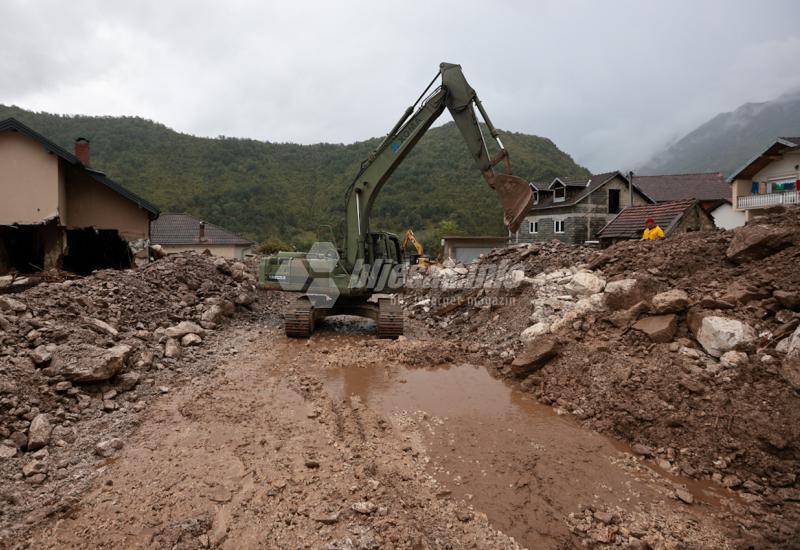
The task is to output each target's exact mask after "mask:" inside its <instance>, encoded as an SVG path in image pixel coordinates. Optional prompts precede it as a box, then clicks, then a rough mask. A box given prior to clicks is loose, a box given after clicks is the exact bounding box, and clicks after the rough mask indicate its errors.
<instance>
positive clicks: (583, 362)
mask: <svg viewBox="0 0 800 550" xmlns="http://www.w3.org/2000/svg"><path fill="white" fill-rule="evenodd" d="M546 246H547V245H541V244H540V245H535V246H531V247H530V249H531V250H533V251H534V252H532V253H531V256H532V257H534V258H536V257H539V256H542V255H543V252H542V248H543V247H546ZM564 248H565V245H561V244H559V245H556V246H555V247H554V250H557V254H558V255H559V256H562V257H563V258H564V259H565V262H566V261H568V262H572V263H571V265H565V264H564V263H558V262H552V263H547V262H545V263H543V264H542V265H536V264H531V263H526V261H525V260H526V259H527V256H526V253H527V249H528V246H527V245H521V246H518V247H512V248H511V249H509V250H508V251H505V252H503V253H502V254H503V257H505V258H509V259H510V260H511V262H512V264H515V265H512V266H509V267H508V268H507V269H505V271H504V272H503V274H502V276H501V282H502V284H493V285H472V286H471V287H470V285H469V284H465V285H462V286H461V287H459V285H458V284H453V282H451V283H449V284H445V285H439V288H432V289H426V288H425V285H417V288H415V289H414V290H413V291H412V292H411V293H410V294H409V295H408V296H406V297H405V306H406V311H407V314H408V316H409V317H410V318H411V319H412V324H414V325H415V326H417V327H419V328H418V330H422V331H429V332H431V333H433V334H437V335H444V336H446V337H447V338H448V339H449V340H451V341H454V342H457V343H459V344H460V345H461V347H462V349H463V350H464V351H465V352H467V353H470V354H474V355H475V356H479V357H483V359H484V361H487V362H488V364H489V366H490V367H493V368H494V369H495V370H496V371H497V372H498V373H499V374H500V375H503V376H507V377H509V378H510V379H514V380H517V381H518V382H519V383H520V385H521V387H522V388H524V389H526V390H528V391H530V392H532V393H533V394H535V395H536V396H537V397H538V398H539V399H540V400H541V401H544V402H546V403H548V404H552V405H553V406H555V407H557V408H558V409H560V410H563V411H565V412H569V413H572V414H573V415H574V416H575V417H577V418H578V419H579V420H580V421H581V422H583V423H585V424H587V425H589V426H591V427H592V428H595V429H598V430H600V431H603V432H606V433H610V434H612V435H614V436H616V437H620V438H623V439H625V440H627V441H628V442H629V443H631V444H632V445H634V449H635V450H636V451H637V452H638V453H639V454H640V455H642V456H645V457H649V458H652V459H654V460H657V461H659V464H660V465H662V466H663V467H665V468H666V469H668V470H671V471H672V472H674V473H678V474H684V475H688V476H691V477H696V478H701V479H713V480H716V481H717V482H719V483H720V484H721V485H724V486H726V487H728V488H730V489H732V490H735V491H737V492H738V494H739V497H740V498H741V499H742V501H743V502H746V503H748V504H751V505H753V506H754V507H756V508H758V509H759V510H760V511H759V512H758V513H759V514H760V515H759V516H758V517H759V521H765V520H766V523H767V524H769V525H770V529H771V531H772V533H773V535H772V536H773V537H774V538H775V540H776V541H786V540H790V539H791V537H792V536H796V535H797V525H798V523H797V521H798V519H799V518H800V509H799V507H798V505H797V503H798V502H800V483H799V482H798V479H797V467H798V464H800V407H798V405H800V397H799V396H798V391H800V270H798V269H797V266H798V265H800V208H797V207H793V208H788V209H777V210H772V211H769V212H767V214H766V215H765V216H763V217H760V218H757V219H755V220H753V221H752V222H750V223H748V224H747V225H746V226H745V227H742V228H739V229H737V230H735V231H716V232H710V233H689V234H685V235H680V236H676V237H673V238H669V239H665V240H663V241H654V242H640V241H628V242H623V243H620V244H617V245H615V246H613V247H610V248H609V249H606V250H604V251H601V252H598V251H589V250H587V249H584V248H577V247H576V248H575V249H574V250H573V251H572V252H569V251H567V250H564ZM545 254H546V253H545ZM498 257H499V254H497V253H496V254H493V255H491V256H488V257H485V258H482V259H481V260H479V261H478V262H476V263H475V264H473V265H472V266H469V267H467V266H464V267H465V268H466V269H465V270H462V273H455V274H451V275H450V278H451V279H452V280H453V281H455V282H457V281H458V280H459V279H464V280H466V279H468V276H469V275H468V273H471V272H473V271H476V270H477V271H480V270H484V271H485V270H486V269H487V267H488V266H487V264H490V263H493V262H496V261H497V258H498ZM463 271H466V272H467V273H464V272H463ZM441 289H444V290H441ZM795 540H796V539H795Z"/></svg>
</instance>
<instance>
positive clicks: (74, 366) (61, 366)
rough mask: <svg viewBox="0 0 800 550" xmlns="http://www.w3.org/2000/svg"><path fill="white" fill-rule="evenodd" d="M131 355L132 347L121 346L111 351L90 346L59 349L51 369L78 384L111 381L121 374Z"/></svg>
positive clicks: (79, 345) (80, 345) (81, 345)
mask: <svg viewBox="0 0 800 550" xmlns="http://www.w3.org/2000/svg"><path fill="white" fill-rule="evenodd" d="M130 353H131V347H130V346H128V345H126V344H120V345H117V346H114V347H113V348H110V349H103V348H98V347H97V346H93V345H90V344H78V345H77V346H75V347H72V348H69V349H65V348H64V347H59V349H58V350H57V351H56V352H55V353H54V354H53V360H52V361H51V363H50V367H49V369H51V370H53V371H54V372H56V373H57V374H59V375H61V376H63V377H64V378H65V379H67V380H69V381H71V382H73V383H78V384H86V383H91V382H102V381H104V380H109V379H110V378H111V377H113V376H114V375H115V374H117V373H118V372H120V371H121V370H122V369H123V368H124V366H125V361H126V360H127V358H128V356H129V355H130Z"/></svg>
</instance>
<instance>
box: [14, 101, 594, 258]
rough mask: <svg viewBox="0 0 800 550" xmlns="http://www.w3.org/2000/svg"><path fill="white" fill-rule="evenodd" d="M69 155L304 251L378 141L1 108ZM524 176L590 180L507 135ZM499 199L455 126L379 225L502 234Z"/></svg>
mask: <svg viewBox="0 0 800 550" xmlns="http://www.w3.org/2000/svg"><path fill="white" fill-rule="evenodd" d="M6 117H15V118H17V119H18V120H20V121H21V122H23V123H24V124H27V125H28V126H30V127H31V128H33V129H34V130H36V131H38V132H39V133H41V134H43V135H44V136H46V137H48V138H50V139H51V140H53V141H55V142H56V143H58V144H59V145H61V146H62V147H64V148H65V149H67V150H68V151H72V149H73V141H74V139H75V138H76V137H78V136H80V137H85V138H87V139H89V140H90V141H91V157H92V165H93V167H94V168H97V169H99V170H103V171H105V172H106V173H107V174H108V175H109V176H110V177H111V178H112V179H114V180H116V181H118V182H120V183H122V184H123V185H125V186H126V187H128V188H129V189H131V190H133V191H134V192H136V193H138V194H140V195H142V196H143V197H144V198H146V199H148V200H150V201H152V202H153V203H155V204H156V205H158V206H159V208H161V209H162V211H179V212H189V213H191V214H193V215H195V216H198V217H200V218H203V219H205V220H207V221H210V222H212V223H216V224H219V225H222V226H224V227H226V228H229V229H231V230H234V231H238V232H240V233H242V234H243V235H245V236H247V237H250V238H252V239H253V240H256V241H261V240H263V239H265V238H269V237H272V238H279V239H282V240H284V241H286V242H289V243H291V244H293V245H295V246H297V247H298V248H303V247H305V246H306V245H307V244H308V243H309V242H313V240H314V238H315V237H314V235H315V232H316V230H317V228H318V227H319V226H320V225H321V224H328V225H332V226H333V227H334V228H335V230H336V232H337V236H338V235H339V231H341V228H342V227H343V225H344V223H343V218H344V192H345V189H346V188H347V186H348V184H349V183H350V182H351V181H352V178H353V177H354V176H355V174H356V173H357V170H358V166H359V164H360V162H361V161H362V160H363V159H364V158H365V157H366V156H367V155H368V153H369V152H370V151H371V150H372V148H374V147H375V146H376V145H377V144H378V143H379V139H378V138H375V139H370V140H367V141H361V142H356V143H352V144H349V145H342V144H326V143H320V144H315V145H297V144H291V143H269V142H267V143H265V142H261V141H256V140H252V139H239V138H228V137H219V138H214V139H211V138H200V137H195V136H191V135H187V134H182V133H179V132H176V131H174V130H171V129H169V128H167V127H166V126H164V125H163V124H158V123H156V122H152V121H149V120H145V119H142V118H138V117H88V116H62V115H54V114H49V113H34V112H31V111H26V110H24V109H20V108H17V107H13V106H12V107H8V106H3V105H0V120H2V119H5V118H6ZM503 137H504V144H505V145H506V147H507V148H508V150H509V152H510V154H511V159H512V166H513V169H514V173H515V174H517V175H520V176H522V177H525V178H527V179H529V180H533V179H536V180H541V179H548V178H552V177H554V176H556V175H573V174H574V175H582V174H586V173H587V171H586V170H585V169H584V168H582V167H580V166H578V165H577V164H576V163H575V162H574V161H573V160H572V158H571V157H570V156H569V155H567V154H566V153H564V152H562V151H560V150H559V149H558V148H557V147H556V146H555V144H553V142H551V141H550V140H548V139H546V138H541V137H537V136H532V135H525V134H519V133H505V132H504V133H503ZM501 220H502V214H501V209H500V207H499V205H498V201H497V199H496V196H495V194H494V191H492V190H491V189H490V188H489V187H488V186H487V185H486V183H485V182H484V180H483V178H482V177H481V175H480V173H479V172H478V170H477V169H476V168H475V167H474V164H473V162H472V159H471V157H470V156H469V153H468V152H467V148H466V145H465V144H464V142H463V140H462V138H461V136H460V134H459V133H458V130H457V129H456V127H455V124H453V123H452V122H450V123H448V124H445V125H444V126H442V127H438V128H433V129H431V130H430V131H429V132H428V134H427V135H426V136H425V137H424V138H423V139H422V141H421V142H420V143H419V144H418V145H417V147H416V149H415V150H414V151H413V152H412V153H411V154H410V155H409V157H408V158H407V159H406V161H405V163H403V165H401V166H400V168H399V169H398V170H397V171H396V172H395V174H394V176H393V177H392V179H391V180H390V181H389V182H388V183H387V184H386V186H385V187H384V188H383V191H382V193H381V195H380V197H379V198H378V201H377V203H376V209H375V212H374V216H373V223H372V227H373V228H374V229H386V230H391V231H395V232H401V231H402V230H404V229H405V228H407V227H412V228H414V230H415V231H416V232H417V233H421V234H422V235H423V236H424V237H426V238H427V239H428V240H429V242H431V244H432V241H433V239H435V238H438V235H439V234H440V233H442V232H465V233H471V234H502V232H503V226H502V222H501Z"/></svg>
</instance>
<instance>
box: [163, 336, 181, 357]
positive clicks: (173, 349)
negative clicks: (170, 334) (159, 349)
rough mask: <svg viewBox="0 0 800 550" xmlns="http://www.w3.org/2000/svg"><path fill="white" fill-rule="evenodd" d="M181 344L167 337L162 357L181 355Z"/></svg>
mask: <svg viewBox="0 0 800 550" xmlns="http://www.w3.org/2000/svg"><path fill="white" fill-rule="evenodd" d="M182 351H183V350H181V345H180V344H179V343H178V341H177V340H176V339H175V338H169V339H168V340H167V343H166V344H164V357H167V358H169V359H177V358H178V357H180V356H181V352H182Z"/></svg>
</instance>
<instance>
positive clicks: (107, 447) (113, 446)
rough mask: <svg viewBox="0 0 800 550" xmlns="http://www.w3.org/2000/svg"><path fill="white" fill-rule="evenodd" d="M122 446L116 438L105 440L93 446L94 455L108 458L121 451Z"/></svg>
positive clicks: (120, 441)
mask: <svg viewBox="0 0 800 550" xmlns="http://www.w3.org/2000/svg"><path fill="white" fill-rule="evenodd" d="M124 446H125V443H124V442H123V441H122V440H121V439H118V438H116V437H115V438H112V439H106V440H104V441H101V442H99V443H98V444H97V445H95V446H94V454H96V455H97V456H100V457H103V458H108V457H110V456H111V455H113V454H114V453H115V452H116V451H119V450H120V449H122V447H124Z"/></svg>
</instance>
